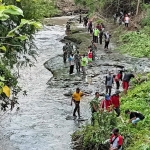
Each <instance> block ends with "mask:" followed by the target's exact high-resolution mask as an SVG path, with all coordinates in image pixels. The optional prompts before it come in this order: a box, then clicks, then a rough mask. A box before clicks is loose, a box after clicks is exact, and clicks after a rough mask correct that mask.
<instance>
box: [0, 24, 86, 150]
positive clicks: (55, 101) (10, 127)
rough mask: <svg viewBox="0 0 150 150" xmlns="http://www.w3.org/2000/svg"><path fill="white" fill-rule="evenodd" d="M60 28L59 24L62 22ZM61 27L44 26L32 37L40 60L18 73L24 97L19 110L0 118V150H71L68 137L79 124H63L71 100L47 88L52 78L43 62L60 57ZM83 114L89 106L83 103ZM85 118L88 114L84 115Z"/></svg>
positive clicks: (21, 97)
mask: <svg viewBox="0 0 150 150" xmlns="http://www.w3.org/2000/svg"><path fill="white" fill-rule="evenodd" d="M61 24H62V22H61ZM64 33H65V28H64V27H63V26H58V25H56V26H49V27H48V26H47V27H46V28H45V29H43V30H42V31H39V32H38V33H37V34H36V36H35V43H36V46H37V47H38V53H39V57H37V62H36V63H35V64H36V66H35V67H32V68H29V67H26V68H22V69H21V70H20V75H21V76H20V79H19V84H20V85H21V86H22V88H23V90H27V96H23V95H20V96H19V100H18V101H19V105H18V106H19V107H20V110H19V111H16V109H14V110H13V111H12V112H7V113H5V114H4V115H3V114H2V115H1V116H0V117H1V123H0V125H1V127H0V132H1V136H0V143H1V144H0V150H27V149H28V150H70V149H71V147H70V146H71V137H70V135H71V134H72V133H73V131H75V130H76V129H77V128H78V127H79V126H80V125H82V123H78V122H75V121H73V120H71V121H68V120H66V119H65V118H66V116H67V115H68V114H69V115H71V114H72V109H73V108H72V107H71V106H70V98H66V97H64V96H63V93H64V92H65V89H62V88H61V89H60V88H50V87H49V86H48V85H47V82H48V80H49V79H50V78H51V77H52V74H51V73H50V72H49V71H48V70H47V69H45V67H44V65H43V64H44V62H46V61H47V60H49V59H50V58H52V57H55V56H56V55H58V54H62V46H63V44H62V43H61V42H59V40H60V39H61V38H63V36H64ZM83 105H85V108H87V109H86V110H85V111H84V113H86V111H88V104H87V103H83ZM87 114H88V113H87Z"/></svg>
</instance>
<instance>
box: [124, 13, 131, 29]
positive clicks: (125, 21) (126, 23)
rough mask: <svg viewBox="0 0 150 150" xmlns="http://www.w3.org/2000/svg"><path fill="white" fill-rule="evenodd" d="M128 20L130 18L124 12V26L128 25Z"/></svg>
mask: <svg viewBox="0 0 150 150" xmlns="http://www.w3.org/2000/svg"><path fill="white" fill-rule="evenodd" d="M129 20H130V18H129V17H128V15H127V14H126V15H125V18H124V23H125V27H128V26H129Z"/></svg>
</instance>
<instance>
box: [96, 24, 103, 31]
mask: <svg viewBox="0 0 150 150" xmlns="http://www.w3.org/2000/svg"><path fill="white" fill-rule="evenodd" d="M96 28H97V29H98V30H99V31H101V30H102V27H101V25H100V24H99V23H98V24H97V25H96Z"/></svg>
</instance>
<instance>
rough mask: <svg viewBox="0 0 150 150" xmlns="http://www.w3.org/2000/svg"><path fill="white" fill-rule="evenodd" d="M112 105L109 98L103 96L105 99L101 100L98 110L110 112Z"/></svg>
mask: <svg viewBox="0 0 150 150" xmlns="http://www.w3.org/2000/svg"><path fill="white" fill-rule="evenodd" d="M111 106H112V103H111V100H110V96H109V95H108V94H106V95H105V99H104V100H102V102H101V104H100V109H102V110H104V111H108V112H109V111H111V110H112V108H111Z"/></svg>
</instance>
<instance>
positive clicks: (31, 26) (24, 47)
mask: <svg viewBox="0 0 150 150" xmlns="http://www.w3.org/2000/svg"><path fill="white" fill-rule="evenodd" d="M23 17H24V15H23V11H22V10H21V9H20V8H18V7H16V6H14V5H8V6H6V5H0V29H1V30H0V101H2V102H1V109H2V110H6V108H7V107H8V106H9V105H11V109H13V107H14V105H15V104H17V94H18V92H20V91H21V89H20V87H18V86H17V83H18V82H17V79H18V76H17V75H13V74H12V73H11V70H12V69H14V67H17V68H18V69H19V67H21V66H22V65H29V66H30V67H31V66H33V65H34V62H32V61H31V60H30V58H31V57H34V58H35V59H36V57H35V56H36V55H37V53H36V50H33V47H34V49H35V45H34V42H33V34H34V33H35V32H36V31H37V30H38V29H40V28H41V27H42V25H41V24H40V23H39V22H35V21H30V20H26V19H23ZM10 88H11V89H12V95H13V97H12V99H10V98H9V95H10V93H9V90H10Z"/></svg>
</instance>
